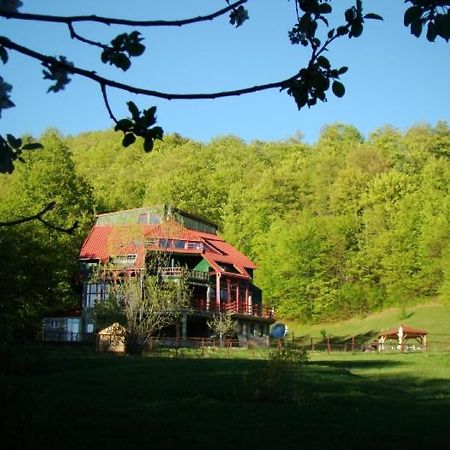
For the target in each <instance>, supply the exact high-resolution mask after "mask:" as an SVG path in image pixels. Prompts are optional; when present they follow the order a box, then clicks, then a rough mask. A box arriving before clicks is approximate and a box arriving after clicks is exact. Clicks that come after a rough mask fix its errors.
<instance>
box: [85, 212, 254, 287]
mask: <svg viewBox="0 0 450 450" xmlns="http://www.w3.org/2000/svg"><path fill="white" fill-rule="evenodd" d="M151 238H157V239H177V240H183V241H188V242H191V243H194V244H195V243H198V244H202V245H201V246H200V245H199V248H195V245H194V246H192V247H188V248H173V247H172V248H170V249H167V251H170V252H171V253H180V254H182V253H184V254H197V255H201V256H202V257H203V258H204V259H205V260H206V261H207V262H208V263H209V264H210V266H211V267H213V269H214V270H215V272H217V273H223V272H224V270H222V269H221V268H220V267H219V264H221V263H224V264H230V265H233V266H235V267H236V269H237V270H238V271H239V272H240V274H241V276H243V277H245V278H248V277H249V275H248V272H247V270H246V269H255V268H256V266H255V264H254V263H253V262H252V261H251V260H250V259H249V258H247V257H246V256H245V255H244V254H242V253H241V252H239V251H238V250H236V249H235V248H234V247H233V246H232V245H230V244H229V243H228V242H226V241H225V240H224V239H222V238H221V237H220V236H217V235H216V234H212V233H206V232H201V231H194V230H190V229H188V228H185V227H184V226H183V225H181V224H179V223H177V222H174V221H167V222H164V223H163V224H160V225H122V226H113V225H95V226H94V227H93V228H92V230H91V231H90V233H89V235H88V236H87V238H86V240H85V241H84V244H83V246H82V248H81V252H80V259H98V260H100V261H102V262H106V261H108V259H109V257H110V256H119V255H129V254H135V255H136V256H137V258H136V261H135V262H134V263H133V264H132V266H133V267H135V268H143V267H144V266H145V255H146V252H147V249H149V250H151V249H152V245H151V243H149V242H148V241H149V239H151ZM153 248H154V249H156V248H157V247H156V246H155V247H153ZM158 249H159V250H161V248H160V247H159V248H158ZM233 275H236V274H233ZM236 276H239V274H237V275H236Z"/></svg>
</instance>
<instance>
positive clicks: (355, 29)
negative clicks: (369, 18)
mask: <svg viewBox="0 0 450 450" xmlns="http://www.w3.org/2000/svg"><path fill="white" fill-rule="evenodd" d="M362 32H363V25H362V23H361V22H360V21H359V20H357V21H355V22H353V23H352V26H351V30H350V36H349V37H355V38H357V37H359V36H361V34H362Z"/></svg>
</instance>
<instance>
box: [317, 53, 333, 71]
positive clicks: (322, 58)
mask: <svg viewBox="0 0 450 450" xmlns="http://www.w3.org/2000/svg"><path fill="white" fill-rule="evenodd" d="M317 64H319V66H320V67H323V68H324V69H329V68H330V61H328V59H327V58H325V56H319V57H318V58H317Z"/></svg>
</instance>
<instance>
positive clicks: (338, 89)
mask: <svg viewBox="0 0 450 450" xmlns="http://www.w3.org/2000/svg"><path fill="white" fill-rule="evenodd" d="M331 89H332V90H333V94H334V95H335V96H336V97H339V98H341V97H343V96H344V95H345V86H344V85H343V84H342V83H341V82H340V81H336V80H335V81H333V84H332V86H331Z"/></svg>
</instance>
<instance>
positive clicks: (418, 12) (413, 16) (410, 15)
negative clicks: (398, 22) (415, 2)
mask: <svg viewBox="0 0 450 450" xmlns="http://www.w3.org/2000/svg"><path fill="white" fill-rule="evenodd" d="M421 16H422V9H421V8H420V6H411V8H408V9H407V10H406V11H405V15H404V17H403V22H404V24H405V27H407V26H408V25H410V24H411V23H413V22H417V21H418V20H419V19H420V17H421Z"/></svg>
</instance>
